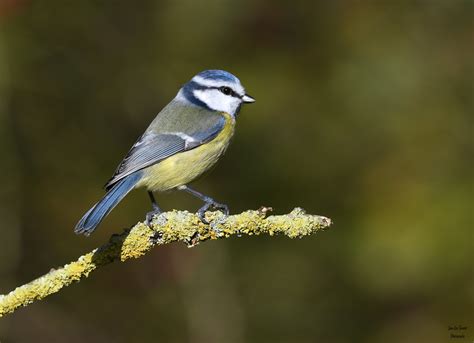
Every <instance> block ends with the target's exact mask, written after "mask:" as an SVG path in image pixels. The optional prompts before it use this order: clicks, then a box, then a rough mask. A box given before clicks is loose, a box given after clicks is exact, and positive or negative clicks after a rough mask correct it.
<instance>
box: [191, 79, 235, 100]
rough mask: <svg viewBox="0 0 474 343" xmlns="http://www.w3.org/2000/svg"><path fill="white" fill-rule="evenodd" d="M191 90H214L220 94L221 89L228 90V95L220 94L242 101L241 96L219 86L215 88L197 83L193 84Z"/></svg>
mask: <svg viewBox="0 0 474 343" xmlns="http://www.w3.org/2000/svg"><path fill="white" fill-rule="evenodd" d="M193 88H194V89H196V90H205V89H216V90H218V91H220V92H222V89H223V88H229V89H230V94H225V93H224V92H222V93H223V94H225V95H228V96H232V97H234V98H238V99H242V97H243V95H239V94H238V93H237V92H236V91H234V90H233V89H232V88H231V87H229V86H220V87H217V86H205V85H203V84H201V83H197V82H193Z"/></svg>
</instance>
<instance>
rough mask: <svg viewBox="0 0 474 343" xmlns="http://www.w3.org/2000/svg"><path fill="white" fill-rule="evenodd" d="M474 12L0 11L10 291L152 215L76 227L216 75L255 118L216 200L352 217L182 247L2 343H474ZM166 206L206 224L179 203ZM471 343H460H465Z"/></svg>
mask: <svg viewBox="0 0 474 343" xmlns="http://www.w3.org/2000/svg"><path fill="white" fill-rule="evenodd" d="M473 13H474V12H473V3H472V1H461V0H453V1H441V0H434V1H417V2H414V1H408V0H407V1H379V2H367V1H333V2H329V1H318V2H316V1H314V2H311V1H301V0H294V1H291V2H286V1H268V0H257V1H250V0H247V1H229V0H221V1H218V0H209V1H194V0H183V1H170V0H168V1H151V0H146V1H137V2H132V1H85V0H83V1H64V0H56V1H31V0H30V1H27V0H23V1H19V0H9V1H5V0H3V1H0V20H1V22H0V155H1V166H2V168H1V171H0V173H1V174H0V175H1V181H0V233H1V236H0V237H1V238H0V293H7V292H8V291H10V290H11V289H13V288H14V287H15V286H18V285H20V284H23V283H25V282H28V281H30V280H32V279H33V278H35V277H37V276H40V275H42V274H44V273H45V272H47V271H48V270H49V269H50V268H52V267H56V266H60V265H63V264H64V263H67V262H69V261H72V260H74V259H75V258H77V257H78V256H79V255H81V254H83V253H85V252H87V251H90V250H92V249H93V248H95V247H97V246H99V245H100V244H102V243H103V242H105V241H106V240H107V239H108V237H109V236H110V235H111V234H112V233H114V232H121V230H122V229H123V228H125V227H128V226H131V225H133V224H134V223H135V222H137V221H138V220H142V219H143V218H144V214H145V213H146V211H148V210H149V206H150V205H149V202H148V198H147V196H146V192H145V191H143V190H139V191H134V192H133V193H132V194H130V195H129V196H128V197H127V198H126V199H125V200H124V201H123V203H122V204H120V206H118V207H117V208H116V210H115V211H114V212H112V213H111V215H110V216H109V217H108V218H107V220H106V221H105V222H104V223H103V225H102V226H101V227H100V230H98V231H97V233H96V234H94V235H93V236H92V237H90V238H88V239H87V238H85V237H80V236H76V235H75V234H74V233H73V228H74V225H75V224H76V222H77V220H78V219H79V218H80V217H81V216H82V214H83V213H84V212H85V211H86V210H87V209H88V208H89V207H90V206H91V205H92V204H93V203H94V202H95V201H97V200H98V199H99V198H100V197H101V196H102V194H103V190H102V188H101V187H102V185H103V184H104V183H105V182H106V181H107V179H108V178H109V177H110V176H111V174H112V172H113V171H114V170H115V167H116V166H117V164H118V163H119V161H120V160H121V158H122V157H123V155H124V154H125V153H126V152H127V150H128V149H129V147H130V146H131V145H132V144H133V142H134V141H135V139H136V138H137V137H138V136H139V135H140V134H141V133H142V131H143V130H144V129H145V128H146V126H147V125H148V123H149V122H150V121H151V120H152V119H153V118H154V116H155V115H156V113H158V112H159V111H160V109H161V108H162V107H163V106H164V105H165V104H167V103H168V101H170V100H171V99H172V98H173V97H174V96H175V94H176V92H177V90H178V89H179V87H180V86H181V85H182V84H183V83H185V82H186V81H187V80H189V79H190V78H191V77H192V76H193V75H194V74H196V73H197V72H199V71H202V70H204V69H209V68H219V69H225V70H228V71H230V72H232V73H234V74H236V75H237V76H238V77H239V78H240V79H241V81H242V83H243V84H244V85H245V86H246V88H247V91H248V92H249V94H251V95H252V96H254V97H255V98H256V99H257V102H256V103H255V104H254V105H252V106H248V107H245V108H244V109H243V111H242V113H241V115H240V116H239V118H238V127H237V132H236V137H235V139H234V141H233V144H232V145H231V147H230V149H229V150H228V152H227V154H226V156H225V157H224V158H223V159H222V160H221V162H220V163H219V165H218V166H217V168H215V169H214V170H213V171H212V172H211V173H210V174H209V175H208V176H207V177H206V178H204V179H202V180H200V181H198V182H196V184H195V186H196V188H197V189H199V190H201V191H202V192H204V193H206V194H209V195H211V196H213V197H215V198H216V199H217V200H218V201H222V202H225V203H227V204H228V205H229V206H230V208H231V210H232V212H234V213H236V212H240V211H242V210H245V209H255V208H258V207H260V206H261V205H267V206H273V207H274V209H275V213H286V212H288V211H290V210H291V209H293V208H294V207H296V206H301V207H303V208H305V209H306V210H307V211H308V212H310V213H314V214H322V215H326V216H329V217H331V218H332V219H333V220H334V223H335V224H334V226H333V227H332V228H331V230H329V231H327V232H324V233H321V234H318V235H315V236H313V237H309V238H306V239H303V240H290V239H287V238H283V237H274V238H269V237H253V238H240V239H239V238H235V239H229V240H225V241H219V242H210V243H205V244H202V245H200V246H199V247H197V248H194V249H187V248H186V247H185V246H184V245H181V244H175V245H171V246H166V247H162V248H159V249H156V250H154V251H153V252H151V253H150V254H148V255H147V256H145V257H144V258H141V259H139V260H136V261H132V262H127V263H124V264H119V263H116V264H114V265H111V266H108V267H106V268H103V269H101V270H100V271H98V272H97V273H95V274H94V275H92V276H91V277H90V278H89V279H87V280H84V281H83V282H81V283H80V284H76V285H73V286H71V287H68V288H66V289H64V290H62V291H61V292H60V293H58V294H56V295H53V296H51V297H48V298H47V299H45V300H44V301H41V302H38V303H35V304H33V305H31V306H29V307H27V308H25V309H21V310H18V311H17V312H16V313H14V314H13V315H9V316H7V317H5V318H3V319H2V320H0V341H1V342H2V343H4V342H31V341H44V342H46V341H48V342H65V341H67V342H71V343H72V342H85V341H87V342H183V341H184V342H388V343H391V342H417V343H418V342H448V341H451V340H450V337H449V336H450V332H449V331H448V327H449V326H450V325H451V326H452V325H466V326H468V330H467V332H466V339H465V340H461V341H462V342H464V341H466V342H470V341H472V339H473V336H474V335H473V332H474V320H473V319H474V318H473V304H474V273H473V263H472V261H473V253H472V251H473V246H474V244H473V234H472V229H473V215H472V210H473V206H472V201H473V200H474V199H473V161H472V158H473V146H474V144H473V139H472V137H473V136H472V134H473V125H472V124H473V121H472V118H473V109H474V106H473V87H472V84H473V62H472V61H473V58H474V54H473V35H474V30H473V27H474V26H473ZM158 200H159V203H160V205H161V206H162V207H163V208H165V209H173V208H177V209H189V210H192V211H194V210H196V209H197V208H198V207H199V206H200V203H199V202H198V201H196V200H194V199H192V198H191V197H190V196H189V195H186V194H182V193H171V194H161V195H160V194H159V195H158ZM457 341H459V340H457Z"/></svg>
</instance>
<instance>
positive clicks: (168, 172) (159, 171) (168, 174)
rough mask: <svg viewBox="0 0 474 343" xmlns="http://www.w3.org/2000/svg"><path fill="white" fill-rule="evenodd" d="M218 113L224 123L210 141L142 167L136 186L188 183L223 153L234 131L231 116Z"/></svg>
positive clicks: (157, 187)
mask: <svg viewBox="0 0 474 343" xmlns="http://www.w3.org/2000/svg"><path fill="white" fill-rule="evenodd" d="M222 115H223V116H224V117H225V119H226V121H225V125H224V127H223V129H222V130H221V132H219V134H218V135H217V136H216V137H215V138H214V139H213V140H212V141H210V142H208V143H206V144H203V145H201V146H199V147H197V148H194V149H192V150H189V151H186V152H181V153H178V154H176V155H173V156H171V157H168V158H167V159H165V160H163V161H161V162H159V163H157V164H155V165H153V166H151V167H148V168H146V169H145V170H144V172H145V173H144V175H143V178H142V180H141V181H140V182H139V183H138V184H137V186H136V187H146V188H148V190H150V191H167V190H170V189H173V188H176V187H178V186H182V185H186V184H188V183H189V182H191V181H193V180H194V179H196V178H198V177H199V176H201V175H202V174H203V173H204V172H205V171H207V170H208V169H209V168H211V167H212V166H213V165H214V164H215V163H216V162H217V160H218V159H219V157H221V156H222V154H223V153H224V152H225V150H226V149H227V146H228V145H229V142H230V139H231V138H232V136H233V134H234V129H235V119H234V117H232V116H231V115H230V114H227V113H222Z"/></svg>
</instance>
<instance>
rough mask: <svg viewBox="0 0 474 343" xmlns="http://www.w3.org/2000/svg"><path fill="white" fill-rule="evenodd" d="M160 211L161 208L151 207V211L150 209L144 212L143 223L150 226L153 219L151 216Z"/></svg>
mask: <svg viewBox="0 0 474 343" xmlns="http://www.w3.org/2000/svg"><path fill="white" fill-rule="evenodd" d="M160 213H161V210H160V209H159V208H155V209H153V211H150V212H148V213H147V214H146V217H145V218H146V220H145V223H146V225H148V226H150V224H151V221H152V220H153V217H154V216H156V215H158V214H160Z"/></svg>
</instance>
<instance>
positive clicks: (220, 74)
mask: <svg viewBox="0 0 474 343" xmlns="http://www.w3.org/2000/svg"><path fill="white" fill-rule="evenodd" d="M198 76H201V77H202V78H204V79H209V80H221V81H229V82H239V79H238V78H236V77H235V76H234V75H232V74H231V73H229V72H226V71H224V70H217V69H211V70H204V71H202V72H200V73H199V74H198Z"/></svg>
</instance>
